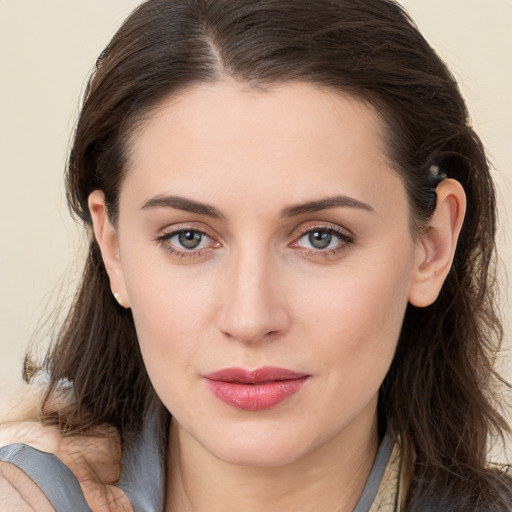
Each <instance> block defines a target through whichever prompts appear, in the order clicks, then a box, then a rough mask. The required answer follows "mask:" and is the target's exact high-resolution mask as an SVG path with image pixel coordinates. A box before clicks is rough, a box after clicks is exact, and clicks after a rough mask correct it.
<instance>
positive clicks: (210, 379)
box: [204, 366, 310, 411]
mask: <svg viewBox="0 0 512 512" xmlns="http://www.w3.org/2000/svg"><path fill="white" fill-rule="evenodd" d="M204 377H205V379H206V383H207V385H208V388H209V389H210V391H211V392H212V393H213V394H214V395H215V396H216V397H217V398H218V399H220V400H222V401H223V402H224V403H226V404H228V405H231V406H232V407H236V408H237V409H244V410H246V411H260V410H262V409H270V408H271V407H275V406H276V405H278V404H280V403H281V402H283V401H284V400H286V399H287V398H289V397H290V396H292V395H294V394H295V393H297V392H298V391H300V389H301V388H302V386H303V385H304V383H305V382H306V380H308V379H309V377H310V375H308V374H305V373H297V372H293V371H291V370H286V369H284V368H273V367H269V366H267V367H264V368H258V369H256V370H252V371H249V370H244V369H242V368H226V369H224V370H219V371H216V372H212V373H209V374H207V375H205V376H204Z"/></svg>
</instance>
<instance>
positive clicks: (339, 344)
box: [89, 80, 465, 511]
mask: <svg viewBox="0 0 512 512" xmlns="http://www.w3.org/2000/svg"><path fill="white" fill-rule="evenodd" d="M383 130H384V125H383V123H382V121H381V119H380V118H379V116H378V115H377V114H376V112H375V111H374V110H373V109H372V108H370V107H369V106H367V105H365V104H364V103H362V102H360V101H357V100H355V99H353V98H350V97H347V96H342V95H339V94H334V93H332V92H329V91H327V90H325V89H320V88H314V87H313V86H310V85H307V84H286V85H281V86H276V87H274V88H271V89H270V90H268V91H263V92H262V91H259V92H256V91H251V90H249V89H248V88H247V87H245V86H242V85H241V84H238V83H236V82H233V81H229V80H225V81H221V82H218V83H215V84H208V85H201V86H197V87H194V88H192V89H190V90H188V91H186V92H184V93H181V94H180V95H178V96H177V97H176V98H172V99H169V100H168V101H166V102H164V103H163V104H162V105H161V106H160V108H158V109H157V111H156V112H155V114H154V115H153V116H151V118H150V119H149V120H147V121H146V122H145V123H144V124H143V125H142V127H141V128H140V129H139V130H137V131H136V134H135V136H134V137H133V140H132V141H131V153H130V165H129V168H128V172H127V177H126V179H125V181H124V183H123V184H122V188H121V193H120V209H119V219H118V224H117V225H116V226H115V227H114V226H113V225H112V224H111V223H110V222H109V220H108V218H107V216H106V214H105V208H104V202H103V194H102V193H101V192H100V191H97V192H95V193H93V194H92V195H91V197H90V202H89V206H90V210H91V213H92V215H93V220H94V227H95V234H96V237H97V239H98V241H99V243H100V246H101V249H102V253H103V257H104V261H105V263H106V267H107V270H108V273H109V276H110V280H111V286H112V290H113V292H115V293H117V294H119V296H120V298H121V300H122V301H123V304H124V305H125V306H127V307H131V308H132V311H133V316H134V320H135V325H136V329H137V333H138V336H139V341H140V346H141V350H142V353H143V356H144V360H145V364H146V366H147V369H148V372H149V375H150V377H151V379H152V382H153V384H154V386H155V389H156V391H157V393H158V394H159V397H160V398H161V400H162V401H163V403H164V404H165V406H166V407H167V408H168V409H169V411H170V412H171V413H172V415H173V427H172V432H171V446H170V451H169V452H170V453H171V454H174V457H173V458H171V457H169V468H172V472H171V473H170V474H171V477H170V478H168V485H167V508H166V509H167V510H169V511H171V510H180V511H183V510H195V511H202V510H209V511H211V510H219V511H220V510H223V511H230V510H233V511H234V510H251V511H252V510H254V511H256V510H258V511H259V510H270V509H276V508H277V509H279V510H283V511H287V510H297V507H298V504H300V507H299V508H300V510H304V511H309V510H311V511H313V510H324V511H330V510H333V511H334V510H337V511H339V510H344V511H345V510H346V511H349V510H352V508H353V507H354V505H355V504H356V502H357V499H358V497H359V495H360V492H361V490H362V488H363V486H364V483H365V480H366V478H367V476H368V473H369V471H370V469H371V465H372V463H373V459H374V456H375V453H376V450H377V447H378V436H377V423H376V405H377V394H378V389H379V386H380V384H381V382H382V380H383V379H384V376H385V374H386V371H387V369H388V368H389V365H390V363H391V360H392V357H393V354H394V350H395V347H396V342H397V339H398V335H399V331H400V326H401V323H402V319H403V315H404V311H405V307H406V305H407V303H408V301H410V302H411V303H413V304H414V305H417V306H420V307H422V306H426V305H428V304H430V303H431V302H432V301H433V300H435V298H436V297H437V294H438V293H439V290H440V287H441V285H442V282H443V280H444V278H445V277H446V274H447V272H448V270H449V268H450V264H451V259H452V257H453V252H454V249H455V244H456V239H457V236H458V233H459V230H460V227H461V223H462V219H463V215H464V205H465V203H464V193H463V191H462V189H461V187H460V185H459V184H458V183H457V182H454V181H452V180H446V181H445V182H443V183H442V184H441V185H440V186H439V187H438V204H437V208H436V213H435V215H434V216H433V218H432V221H431V224H430V226H429V228H428V229H426V230H425V234H424V235H423V236H421V237H419V238H418V237H413V236H412V234H411V229H410V216H409V207H408V201H407V196H406V193H405V189H404V186H403V184H402V182H401V179H400V177H399V175H398V174H397V172H396V171H395V170H394V169H393V164H392V163H391V162H390V160H389V158H388V157H387V153H386V148H385V146H384V143H383V137H382V134H383ZM171 196H172V199H169V197H171ZM341 196H343V199H341V200H340V199H339V198H340V197H341ZM176 197H178V198H186V199H187V200H190V201H193V202H194V203H196V204H197V203H200V204H201V205H207V206H208V207H209V210H207V209H205V208H203V209H201V210H200V209H198V208H197V207H195V209H194V211H189V210H190V208H189V206H190V203H188V206H183V201H181V202H177V201H176ZM162 198H166V199H162ZM333 198H336V201H335V203H336V204H333V203H331V204H325V203H323V204H321V205H319V204H318V202H319V201H323V200H325V199H333ZM347 198H348V199H347ZM303 205H309V207H304V206H303ZM312 205H313V206H312ZM299 206H301V207H299ZM180 230H181V231H180ZM186 232H188V233H189V235H188V237H189V238H188V239H187V237H186V236H184V234H185V233H186ZM314 233H316V235H314ZM315 236H316V237H317V238H318V237H320V238H322V240H324V241H326V245H322V241H320V243H318V239H317V238H315ZM190 237H192V242H193V243H192V245H187V242H190ZM196 243H197V245H194V244H196ZM263 366H272V367H281V368H286V369H290V370H293V371H294V372H300V373H301V374H306V375H307V376H308V378H307V381H306V382H305V384H304V385H303V386H302V387H301V389H300V391H299V392H297V393H295V394H294V395H293V396H291V397H290V398H288V399H286V400H284V401H283V402H282V403H279V404H278V405H277V406H275V407H271V408H269V409H265V410H257V411H253V410H249V411H248V410H240V409H238V408H236V407H233V406H231V405H229V404H226V403H224V402H223V401H221V400H219V399H218V398H217V397H216V396H214V394H212V392H211V391H210V389H208V386H207V383H206V382H205V381H206V379H205V377H204V376H205V375H207V374H209V373H210V372H214V371H218V370H220V369H223V368H228V367H240V368H244V369H248V370H252V369H254V368H259V367H263ZM177 454H179V455H177Z"/></svg>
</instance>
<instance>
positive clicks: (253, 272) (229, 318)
mask: <svg viewBox="0 0 512 512" xmlns="http://www.w3.org/2000/svg"><path fill="white" fill-rule="evenodd" d="M230 260H231V261H230V262H229V265H228V275H227V276H226V279H225V282H223V283H222V284H221V286H222V287H223V304H222V311H221V315H220V317H221V324H220V328H221V330H222V331H223V332H224V333H225V334H226V335H229V336H230V337H233V338H236V339H238V340H240V341H244V342H255V341H258V340H261V339H263V338H264V337H265V336H267V335H269V334H276V333H278V332H280V331H282V330H283V329H284V328H285V326H286V322H287V315H286V312H285V311H284V308H283V307H282V305H281V304H280V303H279V300H278V297H277V294H276V291H277V290H276V286H275V282H274V277H275V273H274V272H273V270H275V262H274V261H273V257H272V255H271V253H270V251H269V250H268V248H262V247H254V246H247V247H244V248H240V249H238V250H237V251H235V253H234V254H233V255H232V257H231V258H230Z"/></svg>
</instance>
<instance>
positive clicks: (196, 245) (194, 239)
mask: <svg viewBox="0 0 512 512" xmlns="http://www.w3.org/2000/svg"><path fill="white" fill-rule="evenodd" d="M167 240H168V242H169V243H171V244H173V245H174V246H176V247H178V248H179V249H185V250H188V251H192V250H197V249H203V248H204V247H207V246H208V245H209V244H210V243H211V239H210V237H209V236H207V235H206V234H205V233H201V231H193V230H190V229H184V230H182V231H177V232H175V233H173V234H172V236H169V237H168V238H167Z"/></svg>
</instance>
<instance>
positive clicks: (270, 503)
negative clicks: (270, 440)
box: [165, 414, 379, 512]
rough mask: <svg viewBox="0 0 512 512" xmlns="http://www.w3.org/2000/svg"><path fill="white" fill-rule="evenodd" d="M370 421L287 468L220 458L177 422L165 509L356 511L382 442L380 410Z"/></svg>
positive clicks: (185, 511)
mask: <svg viewBox="0 0 512 512" xmlns="http://www.w3.org/2000/svg"><path fill="white" fill-rule="evenodd" d="M356 423H357V424H356ZM366 423H367V424H366V425H362V424H361V422H354V424H353V425H350V426H348V427H347V428H346V429H345V430H344V431H343V432H341V433H339V434H337V435H336V436H335V437H333V438H332V439H330V440H328V441H327V442H326V443H324V444H322V445H321V446H320V447H318V448H316V449H315V450H313V451H311V452H309V453H308V454H307V455H306V456H303V457H301V458H300V459H297V460H295V461H293V462H291V463H289V464H286V465H284V466H279V467H250V466H243V465H235V464H231V463H229V462H225V461H223V460H220V459H218V458H216V457H215V456H214V455H212V454H211V453H209V452H208V451H207V450H205V449H204V448H203V447H202V446H201V445H200V444H199V443H198V442H197V441H196V440H195V439H193V438H192V437H191V436H190V435H189V434H188V433H187V432H185V431H184V430H183V429H182V428H181V427H180V426H179V425H178V424H177V423H176V422H173V424H172V425H171V433H170V442H169V456H168V462H167V476H168V477H167V489H166V507H165V510H166V512H178V511H179V512H192V511H193V512H203V511H205V512H206V511H208V512H217V511H219V512H220V511H222V512H231V511H233V512H235V511H239V510H244V511H247V512H263V511H265V512H266V511H268V510H279V511H281V512H288V511H290V512H291V511H294V512H295V511H296V510H301V511H302V512H310V511H311V512H312V511H318V510H322V511H323V512H331V511H332V512H345V511H346V512H351V511H352V510H353V509H354V507H355V505H356V504H357V501H358V499H359V496H360V495H361V492H362V490H363V488H364V485H365V483H366V480H367V478H368V475H369V473H370V470H371V468H372V465H373V461H374V459H375V455H376V453H377V449H378V444H379V440H378V432H377V420H376V414H374V415H373V418H371V421H369V422H366ZM362 427H363V428H362Z"/></svg>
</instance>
